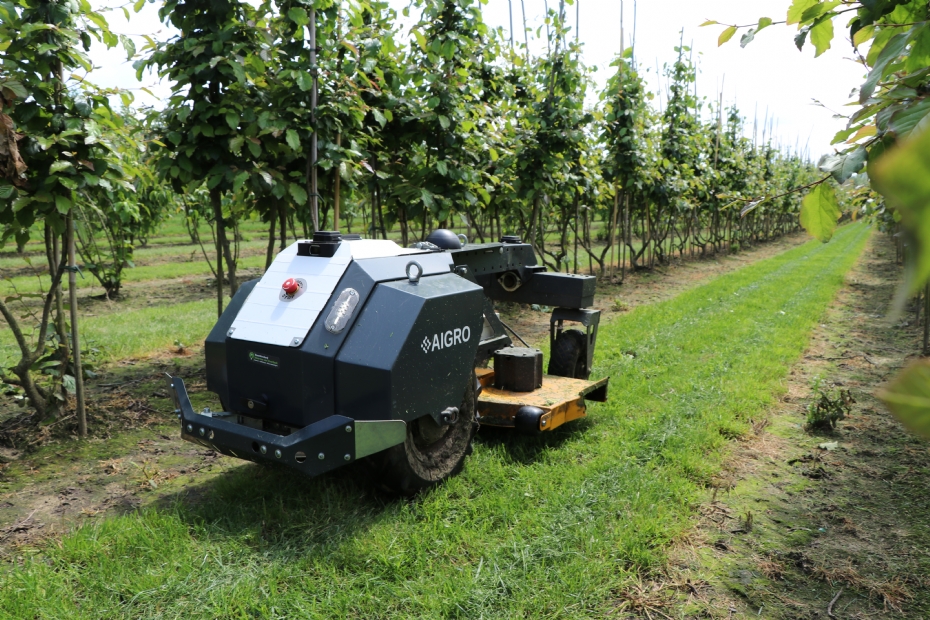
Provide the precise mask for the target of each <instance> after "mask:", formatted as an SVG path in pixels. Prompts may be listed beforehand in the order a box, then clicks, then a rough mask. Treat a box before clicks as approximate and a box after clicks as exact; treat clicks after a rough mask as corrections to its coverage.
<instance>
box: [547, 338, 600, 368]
mask: <svg viewBox="0 0 930 620" xmlns="http://www.w3.org/2000/svg"><path fill="white" fill-rule="evenodd" d="M587 340H588V339H587V337H586V336H585V335H584V333H582V332H580V331H578V330H577V329H566V330H565V331H564V332H562V333H561V334H559V336H558V338H556V339H555V342H554V343H553V345H552V351H551V352H550V353H549V374H550V375H555V376H556V377H570V378H572V379H587V378H588V376H590V374H591V370H590V369H589V368H588V342H587Z"/></svg>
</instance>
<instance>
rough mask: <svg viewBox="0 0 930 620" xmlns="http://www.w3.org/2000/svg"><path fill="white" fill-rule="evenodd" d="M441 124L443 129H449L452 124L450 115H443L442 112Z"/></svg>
mask: <svg viewBox="0 0 930 620" xmlns="http://www.w3.org/2000/svg"><path fill="white" fill-rule="evenodd" d="M439 124H440V125H441V126H442V128H443V129H448V128H449V126H450V125H451V123H450V121H449V117H448V116H443V115H442V114H440V115H439Z"/></svg>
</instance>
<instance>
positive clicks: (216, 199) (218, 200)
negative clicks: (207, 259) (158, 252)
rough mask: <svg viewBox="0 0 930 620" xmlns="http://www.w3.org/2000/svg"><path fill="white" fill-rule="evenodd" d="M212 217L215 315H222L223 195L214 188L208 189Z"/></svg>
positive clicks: (224, 235) (224, 229)
mask: <svg viewBox="0 0 930 620" xmlns="http://www.w3.org/2000/svg"><path fill="white" fill-rule="evenodd" d="M210 203H211V204H212V205H213V218H214V220H215V224H216V316H217V318H219V317H221V316H222V315H223V246H224V245H227V243H226V227H225V226H224V224H223V197H222V196H221V195H220V191H219V190H218V189H216V188H214V189H211V190H210Z"/></svg>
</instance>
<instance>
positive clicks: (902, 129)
mask: <svg viewBox="0 0 930 620" xmlns="http://www.w3.org/2000/svg"><path fill="white" fill-rule="evenodd" d="M928 113H930V98H927V99H920V100H919V101H917V102H916V103H912V104H910V105H907V106H906V107H904V108H903V109H900V110H898V111H897V112H895V113H894V114H893V115H892V116H891V119H890V120H889V121H888V129H889V130H890V131H893V132H895V134H897V136H898V137H899V138H903V137H905V136H907V135H908V134H910V133H911V132H912V131H913V130H914V128H916V127H917V126H918V125H926V124H927V123H926V121H925V120H924V119H925V118H926V117H927V114H928Z"/></svg>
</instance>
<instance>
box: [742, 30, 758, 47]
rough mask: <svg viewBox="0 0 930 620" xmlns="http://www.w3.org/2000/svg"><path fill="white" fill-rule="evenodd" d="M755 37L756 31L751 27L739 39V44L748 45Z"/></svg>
mask: <svg viewBox="0 0 930 620" xmlns="http://www.w3.org/2000/svg"><path fill="white" fill-rule="evenodd" d="M755 37H756V31H755V30H753V29H752V28H750V29H749V30H747V31H746V34H744V35H743V38H741V39H740V40H739V46H740V47H746V46H747V45H749V44H750V43H752V40H753V39H754V38H755Z"/></svg>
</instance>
